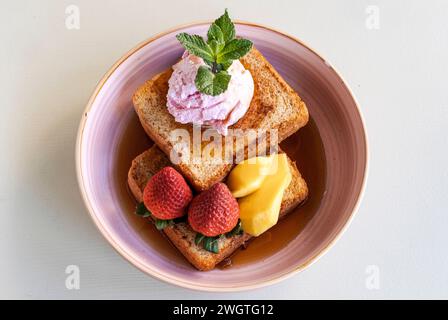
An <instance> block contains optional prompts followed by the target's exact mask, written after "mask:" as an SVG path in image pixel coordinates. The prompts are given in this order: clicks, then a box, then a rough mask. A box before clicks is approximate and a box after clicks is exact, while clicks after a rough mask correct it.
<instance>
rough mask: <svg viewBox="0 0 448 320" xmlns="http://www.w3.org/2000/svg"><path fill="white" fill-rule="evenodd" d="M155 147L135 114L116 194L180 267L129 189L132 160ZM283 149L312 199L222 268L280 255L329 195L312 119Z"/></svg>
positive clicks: (119, 160)
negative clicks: (137, 209)
mask: <svg viewBox="0 0 448 320" xmlns="http://www.w3.org/2000/svg"><path fill="white" fill-rule="evenodd" d="M152 144H153V142H152V141H151V140H150V139H149V138H148V137H147V135H146V134H145V132H144V130H143V128H142V126H141V125H140V122H139V120H138V117H137V115H136V114H135V113H134V112H132V115H131V116H130V117H129V119H128V121H127V122H126V123H124V130H123V134H122V136H121V138H120V140H119V142H118V146H117V153H116V159H115V162H114V168H115V170H114V184H115V190H117V193H118V197H119V200H120V203H121V205H122V209H123V212H126V219H127V220H128V222H129V224H130V225H131V227H132V228H133V229H134V230H136V232H137V233H138V234H139V235H140V236H141V238H142V239H143V241H145V242H147V243H148V244H149V245H151V246H152V247H154V248H155V249H156V250H158V251H160V253H161V254H163V255H165V256H166V257H167V258H169V259H171V260H173V261H176V263H180V264H188V262H187V261H186V260H185V259H184V258H183V256H182V254H181V253H180V252H178V251H177V249H175V248H174V247H173V246H172V245H171V243H170V242H169V241H167V240H166V239H165V238H164V236H163V235H162V233H160V232H158V231H157V230H156V229H155V228H154V226H153V225H152V224H150V223H148V221H146V220H145V219H142V218H141V217H139V216H137V215H135V214H134V211H135V205H136V202H135V200H134V197H133V196H132V194H131V192H130V191H129V189H128V184H127V175H128V171H129V168H130V167H131V162H132V160H133V159H134V158H135V157H136V156H138V155H139V154H140V153H142V152H143V151H145V150H147V149H148V148H149V147H151V145H152ZM280 147H281V148H282V149H283V151H285V152H286V153H287V154H288V156H289V157H290V158H291V159H292V160H293V161H295V162H296V165H297V168H298V169H299V171H300V173H301V174H302V176H303V178H304V179H305V181H306V183H307V185H308V189H309V196H308V199H307V200H306V201H305V202H304V203H303V204H302V205H300V206H299V207H297V208H296V209H295V210H294V211H293V212H291V213H290V214H289V215H287V216H286V217H285V218H283V219H282V220H280V221H279V222H278V223H277V224H276V225H275V226H274V227H272V228H271V229H269V230H268V231H266V232H265V233H263V234H262V235H260V236H259V237H257V238H255V239H253V240H251V241H250V242H249V243H248V245H247V246H246V247H245V248H241V249H238V250H237V251H236V252H235V253H234V254H233V255H232V256H231V257H230V258H229V259H226V260H225V261H224V262H223V264H222V265H221V266H220V267H221V268H228V267H232V268H237V267H241V266H244V265H246V264H249V263H252V262H254V261H259V260H263V259H266V258H267V257H269V256H271V255H273V254H274V253H276V252H278V251H279V250H281V249H282V248H283V247H285V246H286V245H287V244H288V243H289V242H290V241H292V240H293V239H294V238H295V237H297V235H298V234H299V233H300V232H301V230H303V228H304V227H305V226H306V224H307V223H308V221H310V219H311V218H312V217H313V215H314V213H315V212H316V211H317V209H318V207H319V204H320V202H321V199H322V197H323V195H324V192H325V179H326V172H325V168H326V164H325V154H324V148H323V144H322V140H321V137H320V135H319V131H318V129H317V127H316V124H315V123H314V121H313V119H310V121H309V122H308V124H307V125H306V126H305V127H304V128H302V129H300V130H299V131H298V132H296V133H295V134H294V135H292V136H291V137H289V138H288V139H286V140H285V141H283V142H282V143H281V144H280Z"/></svg>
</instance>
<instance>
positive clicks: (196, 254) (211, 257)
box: [128, 146, 308, 271]
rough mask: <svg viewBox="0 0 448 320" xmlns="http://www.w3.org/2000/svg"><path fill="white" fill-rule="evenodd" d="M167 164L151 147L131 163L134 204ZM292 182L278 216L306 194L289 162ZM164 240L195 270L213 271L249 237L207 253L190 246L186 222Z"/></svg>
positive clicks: (168, 232)
mask: <svg viewBox="0 0 448 320" xmlns="http://www.w3.org/2000/svg"><path fill="white" fill-rule="evenodd" d="M169 165H171V162H170V160H169V159H168V157H167V156H166V155H165V154H164V153H163V152H162V151H160V149H159V148H158V147H157V146H153V147H151V148H150V149H148V150H147V151H145V152H144V153H142V154H140V155H139V156H137V157H136V158H135V159H134V160H133V161H132V166H131V169H130V170H129V174H128V184H129V187H130V190H131V192H132V194H133V195H134V197H135V198H136V200H137V201H138V202H141V201H142V195H143V189H144V188H145V186H146V184H147V182H148V180H149V179H150V178H151V176H152V175H154V174H155V173H157V172H158V171H159V170H161V169H162V168H163V167H166V166H169ZM290 166H291V173H292V180H291V183H290V184H289V186H288V188H287V189H286V190H285V193H284V195H283V200H282V204H281V210H280V217H283V216H285V215H286V214H287V213H289V212H290V211H291V210H292V209H294V208H295V207H296V206H297V205H298V204H299V203H300V202H302V201H303V200H304V199H305V198H306V197H307V195H308V188H307V185H306V183H305V180H304V179H303V178H302V177H301V175H300V172H299V170H297V167H296V165H295V163H294V162H292V161H291V160H290ZM163 232H164V233H165V235H166V236H167V237H168V239H169V240H170V241H171V242H172V243H173V244H174V245H175V246H176V247H177V249H179V251H180V252H181V253H182V254H183V255H184V256H185V258H186V259H187V260H188V261H189V262H190V263H191V264H192V265H193V266H195V267H196V268H197V269H199V270H202V271H206V270H211V269H213V268H214V267H215V266H216V265H217V264H218V263H219V262H221V261H222V260H224V259H225V258H227V257H228V256H230V255H231V254H232V253H233V252H234V251H235V250H237V249H238V248H239V247H240V246H241V245H243V244H244V242H245V241H248V240H249V239H250V238H251V236H250V235H248V234H242V235H240V236H233V237H230V238H226V237H223V238H222V239H219V253H217V254H215V253H211V252H208V251H206V250H204V249H203V248H202V247H200V246H197V245H196V244H195V243H194V239H195V236H196V232H195V231H193V230H192V229H191V227H190V226H189V225H188V223H177V224H175V225H173V226H169V227H167V228H165V229H164V230H163Z"/></svg>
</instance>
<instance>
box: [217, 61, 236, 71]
mask: <svg viewBox="0 0 448 320" xmlns="http://www.w3.org/2000/svg"><path fill="white" fill-rule="evenodd" d="M232 63H233V61H227V62H222V63H220V64H219V65H220V66H221V69H222V70H227V69H229V67H230V66H231V65H232Z"/></svg>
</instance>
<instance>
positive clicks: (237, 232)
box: [226, 220, 243, 238]
mask: <svg viewBox="0 0 448 320" xmlns="http://www.w3.org/2000/svg"><path fill="white" fill-rule="evenodd" d="M242 234H243V227H242V226H241V220H238V223H237V224H236V226H235V227H234V228H233V229H232V230H230V231H229V232H227V233H226V237H227V238H230V237H233V236H239V235H242Z"/></svg>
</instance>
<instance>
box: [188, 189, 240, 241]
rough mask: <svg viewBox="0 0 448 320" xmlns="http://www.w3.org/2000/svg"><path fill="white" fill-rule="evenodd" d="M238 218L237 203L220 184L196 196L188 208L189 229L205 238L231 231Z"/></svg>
mask: <svg viewBox="0 0 448 320" xmlns="http://www.w3.org/2000/svg"><path fill="white" fill-rule="evenodd" d="M239 216H240V209H239V207H238V202H237V201H236V199H235V198H234V197H233V196H232V194H231V193H230V190H229V189H228V188H227V186H226V185H225V184H224V183H221V182H220V183H217V184H215V185H213V186H212V187H211V188H210V189H208V190H206V191H203V192H202V193H201V194H199V195H198V196H196V197H195V198H194V199H193V201H192V202H191V204H190V207H189V208H188V222H189V223H190V226H191V228H192V229H193V230H194V231H196V232H199V233H201V234H203V235H204V236H207V237H215V236H218V235H220V234H224V233H226V232H229V231H231V230H232V229H233V228H234V227H235V226H236V224H237V223H238V218H239Z"/></svg>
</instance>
